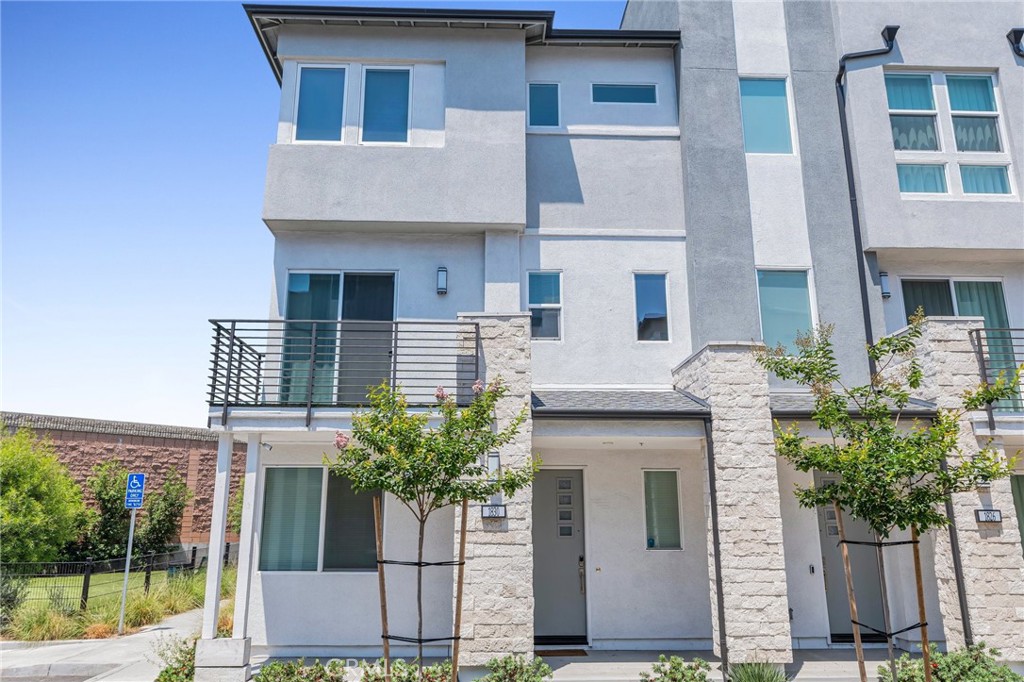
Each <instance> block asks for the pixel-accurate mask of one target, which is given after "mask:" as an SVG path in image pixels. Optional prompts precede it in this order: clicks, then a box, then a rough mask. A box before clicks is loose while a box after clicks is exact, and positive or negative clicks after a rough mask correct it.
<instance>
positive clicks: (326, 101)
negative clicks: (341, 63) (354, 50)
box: [295, 67, 345, 140]
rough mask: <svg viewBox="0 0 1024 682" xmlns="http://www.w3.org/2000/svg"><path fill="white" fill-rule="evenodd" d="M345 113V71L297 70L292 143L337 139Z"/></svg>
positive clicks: (340, 69)
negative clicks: (297, 96) (294, 140)
mask: <svg viewBox="0 0 1024 682" xmlns="http://www.w3.org/2000/svg"><path fill="white" fill-rule="evenodd" d="M344 110H345V69H343V68H333V67H330V68H329V67H324V68H320V67H316V68H312V67H303V68H302V69H300V70H299V106H298V112H297V115H296V121H295V139H296V140H340V139H341V127H342V120H343V115H344Z"/></svg>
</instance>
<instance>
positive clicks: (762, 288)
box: [757, 270, 813, 354]
mask: <svg viewBox="0 0 1024 682" xmlns="http://www.w3.org/2000/svg"><path fill="white" fill-rule="evenodd" d="M757 296H758V302H759V303H760V307H761V337H762V338H763V339H764V342H765V344H767V345H768V346H769V347H772V348H774V347H776V346H782V347H783V348H784V349H786V351H787V352H789V353H794V354H795V353H796V338H797V336H799V335H800V334H801V333H807V332H809V331H810V330H811V327H812V326H813V322H812V321H811V297H810V293H809V291H808V285H807V271H806V270H758V271H757Z"/></svg>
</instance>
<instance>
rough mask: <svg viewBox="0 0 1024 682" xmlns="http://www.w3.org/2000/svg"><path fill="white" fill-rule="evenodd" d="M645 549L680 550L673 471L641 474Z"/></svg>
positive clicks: (680, 539) (676, 487)
mask: <svg viewBox="0 0 1024 682" xmlns="http://www.w3.org/2000/svg"><path fill="white" fill-rule="evenodd" d="M644 517H645V519H646V521H647V549H681V548H682V533H681V532H680V523H679V479H678V475H677V473H676V472H675V471H645V472H644Z"/></svg>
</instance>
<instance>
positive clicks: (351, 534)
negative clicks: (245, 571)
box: [259, 467, 377, 571]
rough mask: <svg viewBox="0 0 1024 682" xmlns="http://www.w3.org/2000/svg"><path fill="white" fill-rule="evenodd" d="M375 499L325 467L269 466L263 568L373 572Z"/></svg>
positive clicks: (266, 569)
mask: <svg viewBox="0 0 1024 682" xmlns="http://www.w3.org/2000/svg"><path fill="white" fill-rule="evenodd" d="M325 495H326V498H325ZM373 498H374V493H356V492H353V490H352V487H351V485H350V484H349V482H348V480H347V479H344V478H341V477H340V476H335V475H333V474H330V473H329V472H328V471H327V470H326V469H325V468H323V467H268V468H267V469H266V475H265V478H264V492H263V524H262V526H261V529H260V564H259V565H260V570H261V571H316V570H321V569H322V570H325V571H364V570H366V571H369V570H375V569H376V567H377V546H376V539H375V533H374V522H373ZM321 527H322V528H323V529H324V532H323V533H322V534H321V532H320V529H321ZM321 558H322V561H321Z"/></svg>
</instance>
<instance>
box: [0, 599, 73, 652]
mask: <svg viewBox="0 0 1024 682" xmlns="http://www.w3.org/2000/svg"><path fill="white" fill-rule="evenodd" d="M83 632H85V627H84V626H83V624H82V621H81V619H80V618H78V617H76V616H69V615H67V614H65V613H61V612H60V611H55V610H54V609H53V608H52V607H51V606H50V604H49V603H48V602H45V601H37V602H29V603H28V604H24V605H23V606H22V607H21V608H19V609H18V610H17V611H15V612H14V615H13V617H12V618H11V622H10V623H9V624H8V626H7V628H6V629H5V630H4V634H5V635H7V636H8V637H10V638H12V639H20V640H25V641H29V642H39V641H44V640H51V639H77V638H79V637H81V636H82V633H83Z"/></svg>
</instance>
